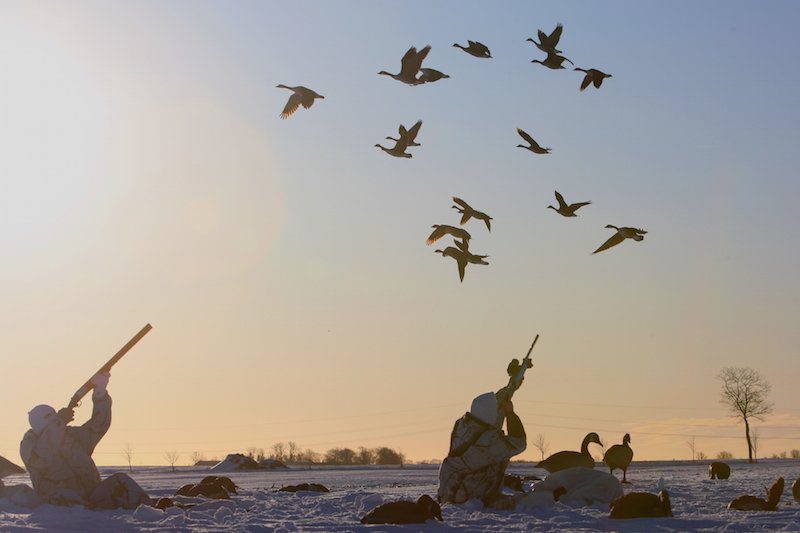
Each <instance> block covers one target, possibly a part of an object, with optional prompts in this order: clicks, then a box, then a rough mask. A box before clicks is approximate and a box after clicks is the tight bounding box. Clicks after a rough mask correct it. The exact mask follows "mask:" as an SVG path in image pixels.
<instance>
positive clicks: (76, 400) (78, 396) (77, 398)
mask: <svg viewBox="0 0 800 533" xmlns="http://www.w3.org/2000/svg"><path fill="white" fill-rule="evenodd" d="M151 329H153V326H151V325H150V324H147V325H145V327H143V328H142V329H141V330H139V333H137V334H136V335H134V336H133V338H132V339H131V340H129V341H128V342H127V343H126V344H125V346H123V347H122V348H120V349H119V351H118V352H117V353H115V354H114V356H113V357H112V358H111V359H109V360H108V361H107V362H106V364H104V365H103V366H101V367H100V370H98V371H97V372H95V373H94V374H92V377H94V376H95V375H96V374H99V373H101V372H108V371H110V370H111V367H113V366H114V365H116V364H117V362H118V361H119V360H120V359H122V358H123V357H125V354H126V353H128V350H130V349H131V348H133V346H134V345H135V344H136V343H137V342H139V341H140V340H142V337H144V336H145V335H147V332H148V331H150V330H151ZM93 388H94V385H93V384H92V378H89V380H88V381H87V382H86V383H84V384H83V386H82V387H81V388H80V389H78V390H77V392H75V394H73V395H72V399H71V400H70V401H69V405H68V406H67V409H75V408H76V407H78V404H80V403H81V400H82V399H83V397H84V396H86V395H87V394H89V391H90V390H92V389H93Z"/></svg>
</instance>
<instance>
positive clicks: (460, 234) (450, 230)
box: [425, 224, 472, 245]
mask: <svg viewBox="0 0 800 533" xmlns="http://www.w3.org/2000/svg"><path fill="white" fill-rule="evenodd" d="M431 227H432V228H433V232H432V233H431V234H430V236H428V239H427V240H426V241H425V244H427V245H431V244H433V243H435V242H436V241H438V240H439V239H441V238H442V237H444V236H445V235H452V236H453V237H454V238H456V239H461V240H462V241H464V242H465V243H467V244H469V240H470V239H471V238H472V235H470V234H469V232H468V231H467V230H465V229H463V228H456V227H455V226H448V225H446V224H434V225H433V226H431Z"/></svg>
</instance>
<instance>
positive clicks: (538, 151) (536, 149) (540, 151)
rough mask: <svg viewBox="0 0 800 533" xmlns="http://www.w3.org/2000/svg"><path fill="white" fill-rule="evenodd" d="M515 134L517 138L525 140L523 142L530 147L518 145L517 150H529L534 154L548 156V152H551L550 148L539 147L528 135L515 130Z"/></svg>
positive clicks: (518, 129)
mask: <svg viewBox="0 0 800 533" xmlns="http://www.w3.org/2000/svg"><path fill="white" fill-rule="evenodd" d="M517 133H519V136H520V137H522V138H523V139H525V142H527V143H528V144H529V145H530V146H525V145H524V144H518V145H517V148H525V149H526V150H530V151H531V152H533V153H534V154H549V153H550V150H551V149H550V148H542V147H541V146H539V143H537V142H536V141H534V140H533V137H531V136H530V135H528V134H527V133H526V132H525V131H523V130H522V129H520V128H517Z"/></svg>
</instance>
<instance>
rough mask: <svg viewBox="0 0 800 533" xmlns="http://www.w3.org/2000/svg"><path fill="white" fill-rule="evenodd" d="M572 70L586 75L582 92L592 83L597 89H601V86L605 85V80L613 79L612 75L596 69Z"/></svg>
mask: <svg viewBox="0 0 800 533" xmlns="http://www.w3.org/2000/svg"><path fill="white" fill-rule="evenodd" d="M572 70H577V71H580V72H584V73H586V76H584V77H583V83H581V91H582V90H584V89H585V88H587V87H588V86H589V84H590V83H593V84H594V86H595V88H596V89H599V88H600V86H601V85H602V84H603V80H604V79H606V78H611V77H612V76H611V74H606V73H605V72H601V71H599V70H597V69H596V68H590V69H589V70H586V69H582V68H574V69H572Z"/></svg>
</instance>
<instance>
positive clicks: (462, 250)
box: [434, 240, 489, 283]
mask: <svg viewBox="0 0 800 533" xmlns="http://www.w3.org/2000/svg"><path fill="white" fill-rule="evenodd" d="M455 244H456V247H453V246H448V247H446V248H445V249H444V250H434V252H435V253H437V254H442V257H452V258H453V259H455V261H456V263H457V264H458V278H459V279H460V280H461V282H462V283H463V282H464V273H465V271H466V269H467V263H472V264H473V265H488V264H489V263H488V262H486V261H485V259H486V258H487V257H489V256H488V255H475V254H472V253H470V252H469V243H468V242H467V241H463V240H462V241H456V242H455Z"/></svg>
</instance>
